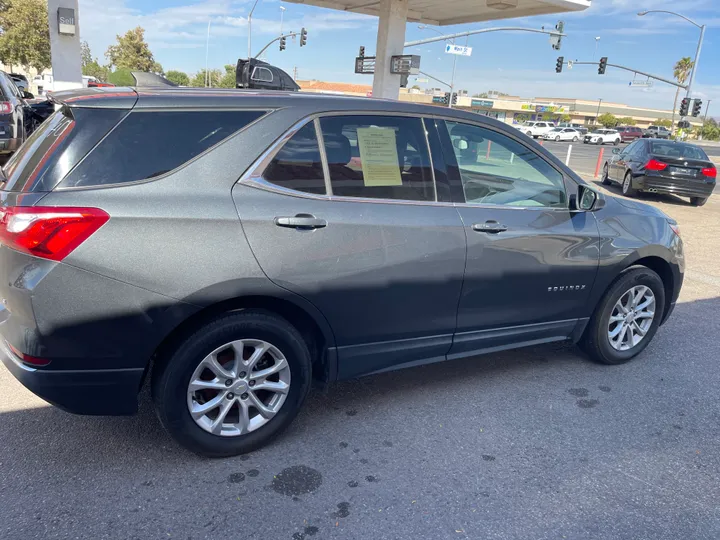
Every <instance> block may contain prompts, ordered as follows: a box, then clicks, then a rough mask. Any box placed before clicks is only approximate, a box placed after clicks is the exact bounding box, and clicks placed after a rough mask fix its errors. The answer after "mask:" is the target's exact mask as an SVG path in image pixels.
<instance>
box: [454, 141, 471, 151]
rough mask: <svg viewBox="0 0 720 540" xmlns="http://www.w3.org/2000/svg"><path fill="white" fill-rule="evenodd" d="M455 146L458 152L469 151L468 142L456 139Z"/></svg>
mask: <svg viewBox="0 0 720 540" xmlns="http://www.w3.org/2000/svg"><path fill="white" fill-rule="evenodd" d="M453 146H454V147H455V148H457V149H458V150H467V149H468V142H467V141H466V140H465V139H455V140H454V141H453Z"/></svg>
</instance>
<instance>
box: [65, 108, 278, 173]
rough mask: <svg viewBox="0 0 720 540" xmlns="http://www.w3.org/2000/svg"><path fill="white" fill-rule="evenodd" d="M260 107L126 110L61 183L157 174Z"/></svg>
mask: <svg viewBox="0 0 720 540" xmlns="http://www.w3.org/2000/svg"><path fill="white" fill-rule="evenodd" d="M263 114H264V113H263V112H262V111H152V112H133V113H130V114H129V115H127V117H126V118H125V119H123V120H122V121H121V122H120V123H119V124H118V125H117V126H116V127H115V129H113V130H112V131H111V132H110V133H109V134H108V135H107V137H105V138H104V139H103V140H102V142H100V144H98V145H97V147H95V149H94V150H92V151H91V152H90V154H89V155H88V156H87V157H86V158H85V159H84V160H83V161H81V162H80V164H79V165H78V166H77V167H76V168H75V169H74V170H72V171H71V172H70V174H69V175H68V176H67V177H66V178H65V179H64V180H63V181H62V182H61V184H60V185H61V187H85V186H99V185H109V184H122V183H126V182H135V181H138V180H147V179H150V178H155V177H157V176H161V175H163V174H165V173H168V172H170V171H172V170H173V169H176V168H178V167H180V166H181V165H183V164H184V163H187V162H188V161H190V160H191V159H193V158H194V157H196V156H198V155H200V154H202V153H203V152H204V151H205V150H207V149H209V148H210V147H212V146H215V145H216V144H218V143H219V142H221V141H223V140H225V139H227V138H228V137H230V136H231V135H232V134H234V133H236V132H237V131H239V130H240V129H242V128H244V127H245V126H247V125H248V124H250V123H251V122H253V121H254V120H256V119H257V118H259V117H260V116H262V115H263Z"/></svg>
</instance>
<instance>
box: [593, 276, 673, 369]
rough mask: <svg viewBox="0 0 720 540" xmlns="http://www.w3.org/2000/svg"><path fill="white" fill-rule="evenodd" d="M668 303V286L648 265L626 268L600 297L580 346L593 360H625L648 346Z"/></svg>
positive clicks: (622, 361)
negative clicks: (666, 301)
mask: <svg viewBox="0 0 720 540" xmlns="http://www.w3.org/2000/svg"><path fill="white" fill-rule="evenodd" d="M664 306H665V288H664V286H663V283H662V280H661V279H660V277H659V276H658V275H657V274H656V273H655V272H654V271H653V270H650V269H649V268H646V267H644V266H635V267H631V268H629V269H627V270H626V271H625V272H623V273H622V274H621V275H620V277H618V279H617V280H616V281H615V283H613V284H612V285H611V286H610V288H609V289H608V291H607V292H606V293H605V296H604V297H603V299H602V300H601V301H600V304H599V305H598V307H597V309H596V311H595V313H594V314H593V316H592V318H591V319H590V322H589V323H588V327H587V328H586V330H585V334H584V335H583V337H582V339H581V341H580V346H581V348H582V349H583V350H584V351H585V352H586V353H588V354H589V355H590V356H591V357H592V358H593V360H595V361H597V362H600V363H603V364H622V363H625V362H627V361H629V360H630V359H632V358H633V357H635V356H636V355H638V354H639V353H640V352H642V350H643V349H645V347H647V346H648V344H649V343H650V341H651V340H652V338H653V337H654V336H655V332H657V329H658V326H659V325H660V321H661V320H662V316H663V308H664Z"/></svg>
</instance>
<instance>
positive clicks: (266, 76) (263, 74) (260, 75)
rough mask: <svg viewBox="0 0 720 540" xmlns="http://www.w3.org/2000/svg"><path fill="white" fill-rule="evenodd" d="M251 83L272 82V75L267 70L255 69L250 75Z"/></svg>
mask: <svg viewBox="0 0 720 540" xmlns="http://www.w3.org/2000/svg"><path fill="white" fill-rule="evenodd" d="M252 80H253V81H260V82H273V74H272V71H270V70H269V69H268V68H264V67H256V68H255V70H254V71H253V74H252Z"/></svg>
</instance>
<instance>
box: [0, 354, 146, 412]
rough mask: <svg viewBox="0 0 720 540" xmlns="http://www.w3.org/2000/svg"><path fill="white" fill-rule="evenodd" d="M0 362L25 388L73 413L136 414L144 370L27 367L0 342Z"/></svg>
mask: <svg viewBox="0 0 720 540" xmlns="http://www.w3.org/2000/svg"><path fill="white" fill-rule="evenodd" d="M0 359H2V362H3V364H5V367H6V368H7V369H8V370H9V371H10V373H12V374H13V376H14V377H15V378H16V379H17V380H18V381H20V382H21V383H22V384H23V386H25V388H27V389H28V390H30V391H31V392H32V393H33V394H36V395H37V396H39V397H41V398H42V399H44V400H45V401H47V402H49V403H51V404H52V405H55V406H56V407H58V408H60V409H63V410H65V411H67V412H71V413H75V414H91V415H113V416H114V415H126V414H134V413H136V412H137V408H138V405H137V394H138V390H139V388H140V383H141V382H142V379H143V371H144V370H143V369H107V370H93V371H76V370H68V371H52V370H45V369H34V368H32V367H29V366H26V365H25V364H23V363H22V362H20V361H19V360H18V358H17V357H16V356H15V355H14V354H13V353H12V352H11V351H10V350H9V349H8V347H7V345H6V344H5V342H4V340H3V341H0Z"/></svg>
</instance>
